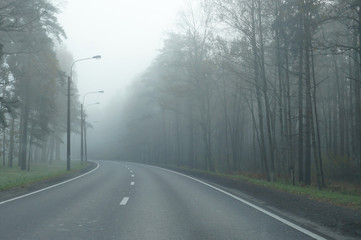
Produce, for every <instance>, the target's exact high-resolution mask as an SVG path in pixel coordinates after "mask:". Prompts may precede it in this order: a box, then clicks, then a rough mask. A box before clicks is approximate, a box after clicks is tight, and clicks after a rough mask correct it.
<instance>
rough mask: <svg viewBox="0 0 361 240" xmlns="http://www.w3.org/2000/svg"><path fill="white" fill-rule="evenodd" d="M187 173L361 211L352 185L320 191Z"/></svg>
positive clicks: (360, 193) (360, 195) (239, 176)
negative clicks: (218, 178) (253, 185)
mask: <svg viewBox="0 0 361 240" xmlns="http://www.w3.org/2000/svg"><path fill="white" fill-rule="evenodd" d="M185 170H187V171H194V172H203V173H207V174H214V175H218V176H223V177H228V178H231V179H235V180H239V181H245V182H249V183H253V184H257V185H262V186H265V187H268V188H272V189H275V190H278V191H283V192H288V193H292V194H296V195H301V196H306V197H308V198H310V199H314V200H318V201H323V202H328V203H331V204H334V205H339V206H345V207H350V208H352V209H356V210H361V189H360V187H359V186H354V185H352V184H350V183H337V184H333V185H329V186H328V187H327V188H325V189H322V190H321V191H319V190H318V189H317V187H316V186H300V185H296V186H293V185H292V184H291V183H287V182H281V181H278V182H268V181H265V180H262V179H258V178H255V177H249V176H246V175H242V174H224V173H218V172H207V171H202V170H191V169H185Z"/></svg>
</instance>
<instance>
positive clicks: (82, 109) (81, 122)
mask: <svg viewBox="0 0 361 240" xmlns="http://www.w3.org/2000/svg"><path fill="white" fill-rule="evenodd" d="M95 93H104V91H96V92H87V93H85V94H84V96H83V101H82V103H81V104H80V161H81V164H83V161H84V143H83V142H84V123H85V121H84V117H85V116H84V101H85V97H86V96H87V95H89V94H95ZM95 104H99V103H95ZM91 105H94V104H91Z"/></svg>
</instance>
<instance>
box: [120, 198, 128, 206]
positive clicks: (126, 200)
mask: <svg viewBox="0 0 361 240" xmlns="http://www.w3.org/2000/svg"><path fill="white" fill-rule="evenodd" d="M128 200H129V197H123V199H122V201H121V202H120V203H119V205H121V206H122V205H123V206H124V205H126V204H127V202H128Z"/></svg>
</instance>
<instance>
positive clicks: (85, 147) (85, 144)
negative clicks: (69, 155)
mask: <svg viewBox="0 0 361 240" xmlns="http://www.w3.org/2000/svg"><path fill="white" fill-rule="evenodd" d="M95 104H99V103H93V104H89V105H87V106H85V109H86V108H87V107H89V106H92V105H95ZM86 131H87V130H86V120H85V114H84V153H85V154H84V157H85V162H88V150H87V140H86Z"/></svg>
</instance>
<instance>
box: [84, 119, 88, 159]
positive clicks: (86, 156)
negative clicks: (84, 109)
mask: <svg viewBox="0 0 361 240" xmlns="http://www.w3.org/2000/svg"><path fill="white" fill-rule="evenodd" d="M84 147H85V149H84V150H85V162H88V152H87V147H86V122H85V116H84Z"/></svg>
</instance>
